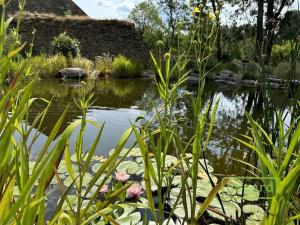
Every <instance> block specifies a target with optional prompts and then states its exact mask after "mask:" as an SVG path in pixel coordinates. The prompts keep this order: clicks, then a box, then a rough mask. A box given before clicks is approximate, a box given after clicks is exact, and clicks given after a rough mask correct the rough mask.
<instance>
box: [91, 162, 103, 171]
mask: <svg viewBox="0 0 300 225" xmlns="http://www.w3.org/2000/svg"><path fill="white" fill-rule="evenodd" d="M102 165H103V164H102V163H96V164H95V165H93V167H92V171H93V172H94V173H97V172H98V170H99V169H100V167H101V166H102Z"/></svg>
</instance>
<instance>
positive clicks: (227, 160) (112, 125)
mask: <svg viewBox="0 0 300 225" xmlns="http://www.w3.org/2000/svg"><path fill="white" fill-rule="evenodd" d="M196 88H197V87H196V86H192V85H187V86H185V87H183V88H182V89H181V90H180V91H189V92H191V93H193V92H195V91H196ZM80 90H81V82H80V81H74V80H70V81H63V80H57V79H56V80H41V81H39V82H38V84H37V86H36V88H35V89H34V93H33V96H34V97H40V98H46V99H48V100H50V99H52V104H51V106H50V108H49V111H48V113H47V116H46V119H45V121H44V123H43V125H42V127H41V128H40V129H39V131H40V132H41V133H42V134H41V135H40V137H39V138H38V140H37V142H36V143H35V145H34V147H33V150H34V151H33V154H32V158H34V157H36V155H37V153H38V152H39V149H40V148H41V145H42V144H43V143H44V142H45V140H46V138H47V136H48V135H49V134H50V132H51V129H52V127H53V126H54V124H55V122H56V121H57V120H58V118H59V117H60V116H61V114H62V113H63V111H64V110H65V108H66V107H67V106H68V105H69V110H68V113H67V117H66V119H65V121H64V123H63V126H62V129H61V130H60V133H59V134H61V132H62V131H63V129H65V128H66V127H67V125H68V124H70V123H71V122H72V121H74V120H76V119H79V118H80V116H81V112H80V110H79V109H78V107H77V106H76V104H75V103H74V99H78V94H79V93H80ZM86 91H93V92H94V93H95V98H96V99H95V102H94V104H93V106H92V107H91V109H90V110H89V111H88V119H91V120H94V121H96V122H98V123H103V122H105V128H104V132H103V135H102V139H101V141H100V143H99V146H98V148H97V154H98V155H104V156H106V155H107V154H108V152H109V151H110V150H111V149H113V148H114V147H115V146H116V144H117V143H118V140H119V138H120V136H121V134H122V133H123V132H124V131H125V130H126V129H127V128H129V127H130V122H134V121H135V119H136V118H137V117H138V116H144V117H145V118H150V117H151V115H153V109H154V105H158V104H159V99H158V93H157V91H156V87H155V83H154V81H153V80H152V79H150V78H145V79H135V80H133V79H123V80H116V79H106V78H102V79H98V80H95V81H89V82H87V83H86ZM254 94H255V90H254V89H246V88H242V87H232V86H227V87H226V86H222V87H221V86H216V85H214V84H207V85H206V88H205V97H204V98H205V101H206V102H209V101H211V100H213V99H214V100H216V99H217V98H220V106H219V108H218V111H217V118H216V123H215V128H214V132H213V136H212V139H211V142H210V145H209V151H208V152H207V157H208V159H209V161H210V164H211V165H212V166H213V167H214V169H215V172H216V173H217V174H218V173H219V174H226V175H233V174H241V173H242V172H243V169H242V168H243V165H242V164H241V163H238V162H236V161H235V160H233V159H234V158H237V159H241V160H246V158H247V156H248V154H249V153H248V151H247V149H245V148H244V147H243V146H242V145H241V144H240V143H238V142H237V141H236V140H235V139H234V137H239V135H241V134H247V132H248V128H247V119H246V116H245V111H250V110H252V113H253V114H254V116H255V117H256V118H258V117H259V116H260V114H261V113H262V110H261V109H259V108H255V107H253V104H254V101H253V96H254ZM272 94H273V95H274V97H275V98H274V99H281V95H282V92H281V91H274V92H273V93H272ZM45 106H46V105H45V103H43V102H42V101H36V102H35V103H34V105H33V107H32V109H31V112H30V117H29V123H33V120H34V118H35V116H36V115H37V113H38V112H40V111H41V110H43V109H44V108H45ZM189 108H190V106H189V105H188V103H186V102H185V101H181V102H179V103H178V106H177V109H178V111H177V112H178V113H180V114H182V115H183V116H186V117H187V118H188V117H189V116H190V111H189ZM183 131H184V132H183V133H184V135H185V136H186V137H189V136H190V135H191V133H190V130H189V129H184V130H183ZM76 134H78V130H77V131H76V132H75V134H74V135H73V136H72V141H71V142H72V143H71V145H73V146H74V142H75V139H76ZM96 134H97V131H96V129H95V128H94V127H92V126H88V128H87V131H86V137H85V145H86V146H90V145H91V143H92V142H93V140H94V138H95V137H96ZM133 142H134V137H131V138H130V140H129V142H128V144H127V147H129V146H130V145H131V144H132V143H133Z"/></svg>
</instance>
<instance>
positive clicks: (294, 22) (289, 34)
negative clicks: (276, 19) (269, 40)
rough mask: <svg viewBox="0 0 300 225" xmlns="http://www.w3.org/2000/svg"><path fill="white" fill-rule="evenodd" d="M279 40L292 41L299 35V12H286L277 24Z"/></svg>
mask: <svg viewBox="0 0 300 225" xmlns="http://www.w3.org/2000/svg"><path fill="white" fill-rule="evenodd" d="M278 35H279V36H280V39H281V40H293V39H296V38H297V37H298V36H299V35H300V12H299V11H297V10H292V11H287V12H286V14H285V16H284V18H283V19H282V21H281V22H280V24H279V32H278Z"/></svg>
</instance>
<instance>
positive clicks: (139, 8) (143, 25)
mask: <svg viewBox="0 0 300 225" xmlns="http://www.w3.org/2000/svg"><path fill="white" fill-rule="evenodd" d="M128 18H129V19H130V20H132V21H133V22H134V23H135V25H136V26H137V28H138V29H139V31H140V32H141V33H142V34H143V37H144V40H145V42H146V44H147V45H148V47H149V48H154V47H155V45H156V42H157V41H158V40H160V39H162V36H163V29H164V25H163V21H162V19H161V17H160V14H159V10H158V8H157V6H156V5H154V4H153V3H152V2H149V1H143V2H141V3H139V4H137V5H136V6H135V7H134V8H133V9H132V10H131V12H130V13H129V16H128Z"/></svg>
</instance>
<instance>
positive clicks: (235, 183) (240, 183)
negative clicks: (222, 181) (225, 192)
mask: <svg viewBox="0 0 300 225" xmlns="http://www.w3.org/2000/svg"><path fill="white" fill-rule="evenodd" d="M227 185H228V186H230V187H233V188H240V187H242V186H243V181H241V180H240V179H238V178H236V177H231V178H230V179H229V181H228V182H227Z"/></svg>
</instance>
